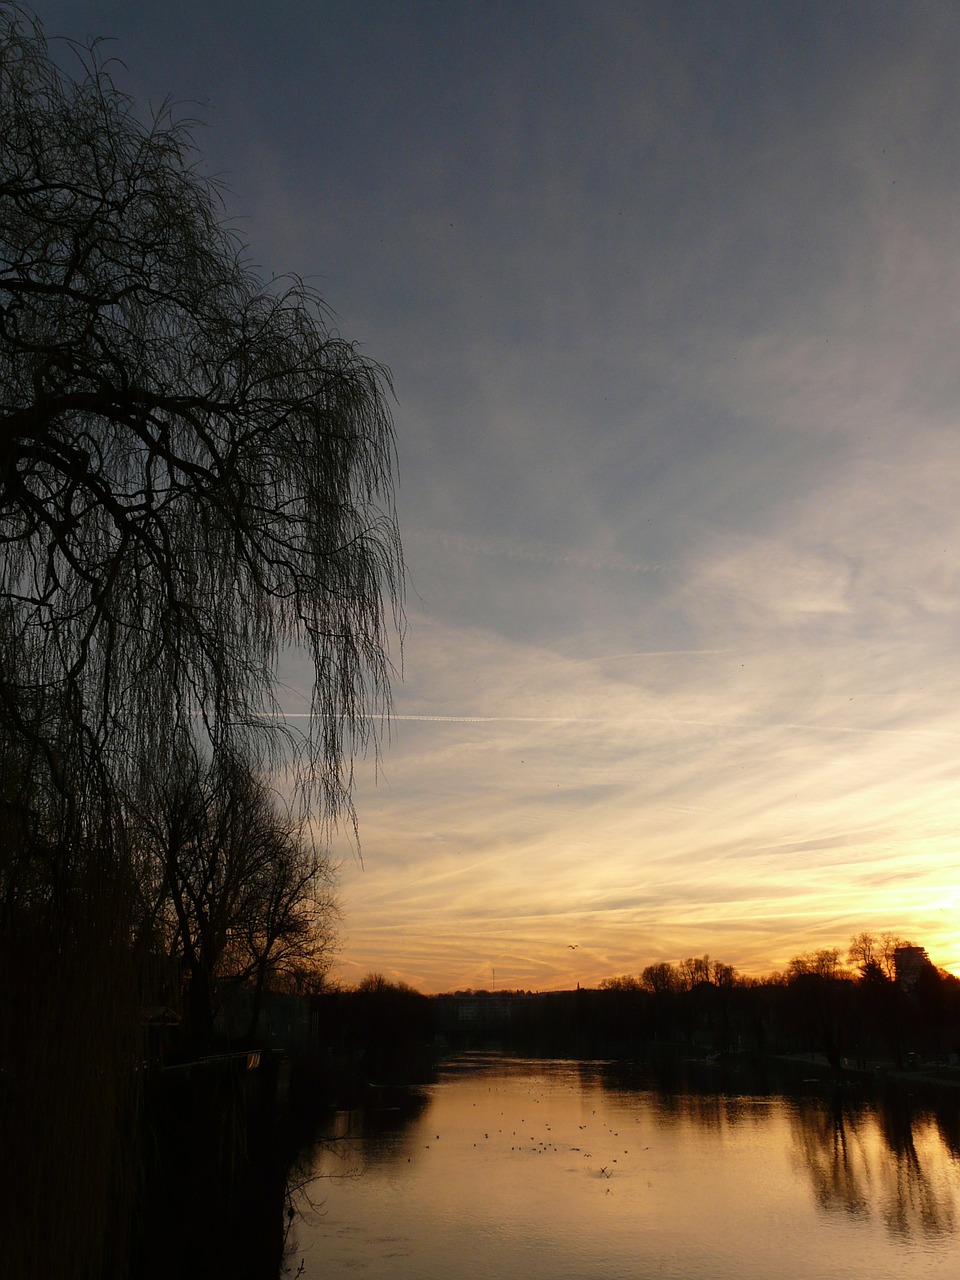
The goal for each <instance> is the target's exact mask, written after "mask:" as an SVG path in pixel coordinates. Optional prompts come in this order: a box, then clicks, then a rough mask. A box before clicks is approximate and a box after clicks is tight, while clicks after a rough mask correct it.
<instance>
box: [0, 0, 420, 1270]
mask: <svg viewBox="0 0 960 1280" xmlns="http://www.w3.org/2000/svg"><path fill="white" fill-rule="evenodd" d="M55 52H56V55H57V56H56V58H54V57H53V56H52V54H51V49H50V47H49V46H48V44H47V42H46V40H45V38H44V35H43V32H42V30H41V28H40V26H39V24H38V23H37V22H36V21H34V20H33V19H32V18H31V17H30V16H29V15H27V14H26V13H25V12H24V11H23V10H21V9H20V8H19V7H18V6H14V5H9V4H2V5H0V767H2V776H0V806H2V809H3V818H4V823H5V830H6V833H7V838H6V839H5V840H4V841H3V842H2V844H0V951H2V954H0V960H2V976H0V1126H2V1132H0V1150H3V1151H4V1159H5V1163H6V1164H7V1166H8V1167H9V1168H23V1169H25V1170H26V1169H28V1174H26V1175H25V1176H24V1178H22V1179H20V1180H19V1183H18V1185H19V1188H20V1190H19V1192H18V1194H17V1195H16V1196H14V1197H11V1198H9V1199H6V1200H5V1210H6V1211H8V1212H9V1220H8V1222H5V1223H3V1224H0V1225H2V1226H3V1228H4V1229H3V1231H2V1232H0V1234H2V1236H3V1238H4V1250H5V1257H6V1262H7V1265H8V1266H9V1267H10V1268H11V1274H17V1275H21V1276H29V1275H31V1274H40V1273H43V1274H46V1275H57V1276H64V1277H66V1276H70V1275H73V1274H77V1275H85V1274H88V1273H89V1274H92V1273H95V1272H97V1269H98V1267H100V1266H101V1264H102V1261H103V1257H102V1255H103V1240H104V1238H105V1235H109V1234H110V1233H109V1232H105V1227H104V1208H103V1206H104V1205H105V1204H107V1203H108V1202H109V1199H110V1197H111V1196H112V1195H114V1194H115V1193H116V1191H117V1187H116V1186H115V1185H114V1184H115V1182H116V1177H117V1174H116V1171H117V1169H119V1168H121V1167H122V1161H119V1160H118V1153H119V1152H121V1150H122V1149H123V1144H124V1141H125V1138H124V1135H125V1133H126V1131H127V1130H126V1128H125V1126H126V1125H127V1124H128V1113H129V1110H130V1100H129V1098H128V1097H127V1096H126V1095H125V1094H124V1089H123V1087H122V1081H123V1080H124V1079H126V1076H127V1075H129V1071H128V1068H129V1063H130V1061H131V1059H132V1058H135V1056H136V1050H135V1046H133V1045H132V1044H131V1037H132V1036H133V1035H134V1031H135V1028H136V1026H137V1000H138V995H137V992H136V990H135V989H134V988H135V985H136V984H135V982H134V981H133V980H132V978H131V974H135V973H136V972H137V965H136V962H135V961H136V957H135V956H133V954H132V948H135V942H134V941H133V940H132V930H131V911H132V910H133V909H134V908H133V905H132V904H134V903H135V902H136V901H137V900H138V894H139V886H138V885H137V884H136V874H137V860H136V858H134V857H131V853H130V850H131V847H132V846H133V845H134V844H135V843H136V838H135V833H131V830H130V820H129V814H130V813H131V812H135V810H136V805H133V806H131V805H130V803H129V799H130V797H131V795H132V794H133V793H134V792H135V791H136V789H137V787H138V786H139V785H140V783H141V780H142V779H143V778H144V776H145V775H146V774H147V773H148V772H149V765H150V762H151V760H153V759H155V758H157V757H158V756H159V755H162V753H163V750H164V746H165V744H169V743H170V742H171V741H172V740H174V739H175V738H176V737H178V736H182V735H184V734H186V735H188V736H193V737H195V738H196V740H197V741H198V742H199V743H200V744H201V745H202V748H203V750H204V751H205V752H207V754H208V755H209V757H210V758H211V759H217V758H222V757H227V756H229V757H231V758H233V757H242V758H244V759H247V760H251V761H253V762H254V765H256V764H257V762H261V763H262V762H266V761H267V760H271V761H273V762H276V760H277V758H278V756H280V755H282V756H283V758H284V759H285V760H286V761H287V762H288V763H289V762H290V761H291V760H292V761H294V765H295V782H296V785H297V786H298V787H299V789H300V794H301V795H302V796H303V797H305V798H307V799H309V800H310V801H311V802H313V803H314V805H315V812H316V813H318V814H319V815H320V816H321V817H322V818H323V819H324V820H326V821H328V822H332V821H335V820H336V819H337V818H339V817H343V816H347V817H348V818H350V819H352V816H353V815H352V807H351V801H350V790H351V779H352V760H353V758H354V755H355V753H356V752H357V751H358V750H362V749H364V748H366V747H368V746H370V745H371V744H372V745H373V746H374V747H375V746H376V742H377V733H378V727H379V725H380V724H381V723H382V717H383V716H384V714H385V713H386V712H387V710H388V708H389V680H390V676H391V674H392V667H391V663H390V656H389V655H390V641H391V637H392V636H393V635H394V634H395V632H396V628H397V627H398V624H399V623H400V621H401V608H402V598H401V597H402V581H403V568H402V559H401V549H400V543H399V537H398V531H397V525H396V519H395V513H394V508H393V498H392V495H393V484H394V476H395V452H394V441H393V433H392V423H391V417H390V412H389V392H390V388H389V379H388V375H387V374H386V372H385V371H384V370H383V369H382V368H380V367H379V366H377V365H376V364H375V363H373V362H371V361H370V360H368V359H366V358H364V357H363V356H362V355H361V354H360V353H359V352H358V350H357V348H356V346H355V345H353V344H351V343H350V342H347V341H345V340H344V339H343V338H342V337H341V336H339V334H338V333H337V332H336V330H335V329H334V328H333V326H332V323H331V319H330V316H329V314H328V313H327V311H326V310H325V308H324V306H323V303H322V301H321V300H320V299H319V298H318V297H317V296H316V294H315V293H314V292H313V291H311V290H310V289H309V288H307V287H306V286H304V285H303V284H302V283H301V282H300V281H299V280H297V279H289V280H286V282H284V283H278V282H276V281H273V282H264V281H263V280H262V279H261V278H260V276H259V275H258V274H257V273H256V272H255V271H254V270H253V269H252V268H251V266H250V265H249V263H248V262H247V260H246V258H245V253H244V247H243V245H242V244H241V243H240V242H239V241H238V240H237V238H236V236H235V235H234V234H232V233H231V231H230V230H229V229H228V228H227V227H226V226H225V224H224V220H223V218H224V215H223V208H222V203H221V198H220V193H219V192H218V190H217V188H216V187H215V186H214V185H213V184H211V183H210V182H209V181H208V180H206V179H205V178H204V177H203V176H202V174H201V172H200V170H199V167H198V156H197V153H196V151H195V148H194V145H193V141H192V138H191V134H190V131H189V128H188V127H187V126H186V125H185V124H184V123H182V122H181V121H179V120H178V119H177V118H176V117H175V116H174V115H173V114H172V113H171V112H170V111H169V110H166V109H165V110H163V111H161V112H160V113H159V114H158V115H156V116H155V117H153V118H151V119H148V120H146V121H144V120H142V119H141V118H140V117H139V116H138V114H137V112H136V110H135V107H134V104H133V103H132V102H131V100H130V99H129V98H128V97H126V96H125V95H124V94H123V93H121V92H120V91H119V90H118V89H117V87H116V86H115V85H114V83H113V82H112V79H111V76H110V72H109V67H108V66H107V65H106V64H105V62H104V60H103V58H102V56H101V54H100V51H99V48H98V47H97V46H96V45H94V46H92V47H86V48H84V47H79V46H75V45H72V44H69V43H67V42H62V43H60V44H58V46H57V49H56V51H55ZM65 66H68V67H72V70H68V69H64V67H65ZM293 648H296V649H299V650H301V651H303V652H304V653H306V654H307V655H308V657H309V665H310V668H311V670H312V691H311V712H312V715H311V717H310V719H309V722H308V728H307V729H306V731H305V732H304V734H303V735H302V737H299V736H298V741H297V744H296V750H294V749H293V745H294V744H292V743H291V742H289V741H288V742H287V743H286V744H284V743H283V742H282V741H281V740H280V736H279V735H280V734H281V729H280V727H279V726H280V725H281V724H282V717H278V716H277V715H276V712H278V711H279V710H281V708H280V706H279V698H278V689H279V685H278V674H277V672H278V662H279V659H280V658H281V656H282V655H283V654H284V653H285V651H287V650H288V649H293ZM288 748H289V749H288ZM54 1098H65V1099H67V1101H66V1102H65V1104H64V1105H63V1106H62V1107H61V1108H60V1111H59V1112H58V1113H57V1116H56V1122H57V1123H58V1124H59V1125H60V1129H59V1131H54V1130H51V1126H50V1124H49V1123H48V1122H47V1119H46V1116H47V1114H48V1110H49V1105H50V1102H51V1099H54ZM61 1113H62V1114H61ZM45 1134H49V1135H50V1137H49V1139H48V1140H45V1138H44V1135H45ZM45 1188H46V1190H44V1189H45ZM58 1213H59V1214H61V1216H62V1215H63V1214H64V1213H71V1214H72V1216H71V1218H70V1221H69V1222H67V1221H65V1220H64V1221H59V1222H57V1221H53V1222H51V1221H50V1217H51V1214H53V1215H54V1217H56V1215H57V1214H58ZM18 1248H20V1249H21V1250H22V1252H21V1253H20V1254H18V1253H17V1249H18ZM45 1250H46V1253H45V1252H44V1251H45ZM51 1250H52V1252H50V1251H51Z"/></svg>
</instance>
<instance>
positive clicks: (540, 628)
mask: <svg viewBox="0 0 960 1280" xmlns="http://www.w3.org/2000/svg"><path fill="white" fill-rule="evenodd" d="M37 11H38V13H39V15H40V17H41V19H42V20H43V22H44V25H45V28H46V31H47V33H48V35H60V34H64V35H71V36H74V37H76V38H78V39H81V40H84V39H86V38H87V37H92V36H107V37H111V38H115V40H116V43H115V45H111V46H110V48H111V50H112V51H115V53H116V56H117V57H118V58H119V59H121V60H122V65H120V64H118V65H117V67H116V70H115V78H116V80H117V82H118V83H119V84H120V85H121V86H122V87H123V88H125V89H126V90H128V91H129V92H130V93H132V94H133V95H134V97H135V98H136V99H137V101H138V102H139V103H140V104H141V106H142V107H143V108H144V109H145V110H146V109H147V108H148V107H149V106H151V105H152V106H153V107H157V106H159V105H160V104H161V103H162V102H163V101H164V100H165V99H167V98H170V99H172V100H173V101H174V102H175V103H179V104H182V107H181V108H178V109H179V110H181V111H182V114H184V115H187V116H190V117H192V118H195V119H197V120H198V121H199V122H200V123H199V124H198V127H197V130H196V134H197V139H198V142H199V145H200V148H201V151H202V154H203V157H204V168H205V170H206V171H207V172H209V173H211V174H216V175H218V176H219V177H221V178H222V179H223V181H224V182H225V183H226V187H227V195H226V208H227V212H228V215H229V221H230V222H231V224H232V225H233V226H235V227H237V228H238V229H239V232H240V234H241V235H242V236H243V237H244V239H245V240H246V241H247V242H248V244H249V246H250V255H251V257H252V259H253V260H254V261H255V262H256V263H258V264H260V266H261V269H262V271H263V273H264V275H265V276H268V277H269V276H272V275H281V274H283V273H284V272H296V273H298V274H299V275H301V276H303V277H305V278H306V279H307V280H309V281H310V282H311V283H312V284H314V285H315V286H316V287H317V288H318V289H319V290H320V292H321V293H322V294H323V296H324V298H325V299H326V301H327V303H328V304H329V305H330V307H331V308H332V309H333V310H334V311H335V313H336V315H337V324H338V326H339V329H340V331H341V332H342V333H343V334H344V335H345V336H347V337H349V338H351V339H355V340H357V341H358V342H359V343H360V344H361V345H362V349H363V351H364V352H365V353H366V354H368V355H369V356H371V357H372V358H373V359H376V360H377V361H380V362H382V363H383V364H384V365H386V366H388V367H389V369H390V370H391V373H392V377H393V382H394V385H395V390H396V403H395V406H394V416H395V422H396V430H397V447H398V455H399V473H400V479H399V487H398V494H397V501H398V510H399V518H400V527H401V534H402V537H403V542H404V548H405V555H406V561H407V566H408V575H409V576H408V584H407V625H406V633H405V638H404V643H403V650H402V679H399V678H398V680H397V682H396V684H395V688H394V715H393V719H392V723H391V727H390V733H389V741H387V742H385V744H384V750H383V753H382V757H381V759H380V761H379V762H375V761H373V760H372V759H368V760H366V761H360V762H358V766H357V786H356V794H355V799H356V805H357V810H358V817H359V823H360V841H361V851H362V858H361V857H360V856H359V855H358V852H357V849H356V846H355V844H354V843H353V842H352V840H351V839H350V838H349V834H348V833H344V834H343V835H342V837H339V838H338V839H337V841H336V843H335V849H334V854H335V856H336V858H337V859H338V860H340V861H341V870H340V881H341V899H342V906H343V912H344V919H343V924H342V930H341V950H340V954H339V957H338V965H337V968H336V970H335V976H336V977H337V978H338V979H339V980H341V981H344V982H352V981H356V980H357V979H358V978H359V977H361V976H362V975H363V974H365V973H368V972H371V971H377V972H381V973H383V974H385V975H386V976H387V977H388V978H391V979H394V980H396V979H402V980H404V981H407V982H410V983H412V984H413V985H415V986H417V987H419V988H420V989H421V990H424V991H437V990H449V989H454V988H467V987H472V988H490V987H496V988H497V989H515V988H523V989H530V990H549V989H556V988H563V987H572V986H575V985H576V984H577V983H578V982H579V983H581V984H582V985H594V984H596V983H597V982H599V981H600V980H601V979H602V978H604V977H610V976H613V975H619V974H627V973H631V974H638V973H639V972H640V971H641V969H642V968H643V967H644V966H646V965H647V964H650V963H652V962H655V961H659V960H669V961H672V962H676V961H678V960H680V959H682V958H683V957H685V956H689V955H702V954H704V953H708V954H709V955H710V956H712V957H713V958H715V959H718V960H723V961H725V962H726V963H729V964H732V965H734V966H736V967H737V968H738V969H740V970H742V971H743V972H745V973H748V974H760V973H768V972H770V971H772V970H776V969H783V968H785V967H786V965H787V963H788V961H789V959H790V957H791V956H793V955H796V954H797V953H799V952H803V951H808V950H811V949H814V948H817V947H833V946H838V947H840V948H843V949H845V948H846V946H847V944H848V942H849V940H850V938H851V937H852V935H853V934H855V933H858V932H860V931H861V930H864V929H866V930H870V931H872V932H876V933H882V932H884V931H893V932H895V933H897V934H899V935H901V936H903V937H909V938H911V939H913V940H914V941H916V942H918V943H921V944H922V945H925V946H926V947H927V949H928V951H929V953H930V955H931V957H932V958H933V960H934V961H935V962H936V963H938V964H940V965H942V966H944V967H946V968H950V969H952V970H954V971H956V972H960V239H958V230H960V77H958V76H957V73H956V68H957V66H958V65H960V6H958V5H957V4H955V3H949V4H948V3H930V2H928V0H915V2H914V3H911V4H909V5H906V4H902V3H882V2H880V0H873V2H871V3H859V2H857V0H843V3H840V2H839V0H831V2H830V3H823V4H821V3H817V2H816V0H809V2H804V3H792V2H790V0H780V2H779V3H776V4H774V3H766V2H765V0H764V2H763V3H758V2H754V0H715V2H713V3H698V2H696V0H689V2H688V0H670V2H667V3H646V4H645V3H619V2H617V0H589V2H570V0H551V2H549V3H547V2H543V0H510V2H503V0H463V2H459V3H458V2H457V0H440V2H432V0H387V2H376V3H374V2H367V0H352V2H351V3H349V4H347V3H343V2H342V0H340V2H339V3H330V2H328V0H309V2H308V0H301V2H297V3H294V2H293V0H274V3H271V4H270V5H267V4H265V3H259V4H258V3H253V2H252V0H205V3H204V4H202V5H200V4H197V3H195V0H190V2H189V3H187V2H186V0H167V2H166V3H164V4H162V5H161V4H153V3H150V4H148V3H145V2H144V0H140V2H139V3H136V2H131V0H124V2H123V3H121V2H119V0H74V2H70V0H50V3H43V2H42V0H41V2H40V3H38V5H37ZM397 657H398V661H399V654H398V655H397ZM288 710H289V711H290V712H291V714H293V715H296V714H298V713H300V712H302V710H303V699H302V697H301V696H300V693H299V691H298V688H297V680H296V679H293V680H292V681H291V687H290V690H289V706H288Z"/></svg>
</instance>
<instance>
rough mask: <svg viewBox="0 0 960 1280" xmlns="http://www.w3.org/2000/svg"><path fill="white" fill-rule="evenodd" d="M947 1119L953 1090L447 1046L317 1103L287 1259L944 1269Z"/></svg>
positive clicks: (363, 1266) (396, 1277)
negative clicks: (296, 1248) (833, 1086)
mask: <svg viewBox="0 0 960 1280" xmlns="http://www.w3.org/2000/svg"><path fill="white" fill-rule="evenodd" d="M957 1133H958V1128H957V1112H956V1100H953V1101H952V1102H951V1103H949V1104H947V1105H946V1106H938V1107H930V1106H928V1107H919V1106H916V1105H914V1104H912V1103H911V1100H910V1099H909V1098H907V1097H905V1096H903V1095H895V1094H891V1095H890V1096H884V1097H882V1098H880V1099H878V1100H876V1101H875V1102H873V1101H870V1100H868V1099H866V1098H865V1097H861V1096H858V1095H856V1094H853V1093H848V1094H839V1093H838V1094H833V1093H831V1092H829V1091H828V1092H822V1091H821V1089H820V1086H819V1085H816V1084H813V1083H809V1082H807V1083H805V1082H803V1081H799V1080H798V1081H794V1082H791V1083H787V1084H784V1083H783V1082H775V1081H771V1080H759V1081H758V1080H750V1081H747V1080H745V1079H744V1078H743V1077H742V1076H741V1077H735V1076H732V1075H730V1076H728V1075H725V1074H724V1073H723V1071H722V1070H720V1069H709V1068H708V1067H706V1066H705V1065H704V1064H678V1063H670V1064H659V1065H658V1066H656V1067H650V1066H637V1065H633V1064H621V1063H603V1062H553V1061H540V1060H522V1059H503V1058H496V1057H486V1058H483V1057H473V1058H464V1059H460V1060H457V1061H455V1062H453V1063H451V1064H450V1065H449V1066H448V1068H447V1069H446V1070H444V1072H443V1073H442V1074H441V1077H440V1081H439V1083H438V1084H437V1085H435V1086H431V1087H430V1088H429V1089H427V1090H423V1091H420V1092H418V1093H413V1094H410V1095H407V1096H405V1097H402V1098H373V1099H371V1105H369V1106H367V1107H365V1108H363V1109H361V1110H357V1111H351V1112H341V1113H339V1114H338V1115H337V1116H336V1117H335V1119H334V1120H333V1122H332V1123H331V1125H330V1127H329V1129H328V1131H327V1133H326V1135H325V1140H324V1143H323V1145H322V1147H321V1148H320V1149H318V1151H317V1152H316V1154H315V1159H314V1165H313V1173H314V1176H315V1181H314V1182H313V1184H312V1186H311V1188H310V1196H311V1199H312V1202H313V1203H314V1204H319V1203H320V1202H322V1205H323V1210H322V1213H321V1214H315V1215H311V1216H310V1219H309V1221H308V1222H307V1223H306V1224H305V1225H304V1226H303V1228H302V1231H301V1244H302V1245H303V1246H304V1252H303V1258H304V1259H306V1261H305V1263H304V1273H303V1274H304V1276H305V1277H309V1276H312V1275H316V1276H318V1277H319V1276H321V1275H325V1274H342V1273H344V1272H345V1271H347V1270H350V1269H354V1270H366V1271H367V1272H368V1273H369V1274H371V1275H376V1276H377V1277H378V1280H401V1278H405V1277H408V1276H410V1277H412V1276H414V1275H416V1276H417V1277H418V1278H420V1280H422V1278H424V1277H432V1278H433V1280H446V1278H447V1277H454V1276H456V1277H457V1280H473V1277H477V1280H479V1277H481V1276H483V1277H489V1276H498V1275H504V1276H506V1275H518V1274H523V1275H524V1276H526V1277H528V1278H529V1280H546V1277H548V1276H549V1277H550V1278H551V1280H563V1278H564V1277H570V1280H573V1277H577V1278H578V1280H594V1278H596V1280H599V1277H601V1276H609V1275H611V1274H624V1275H627V1274H629V1275H643V1276H646V1275H655V1274H666V1275H676V1276H693V1275H702V1276H708V1275H709V1276H711V1277H714V1278H715V1280H728V1278H730V1280H732V1277H734V1276H736V1277H738V1280H768V1278H769V1276H770V1275H772V1274H777V1275H778V1277H780V1280H802V1277H804V1276H808V1275H810V1274H814V1273H816V1274H843V1275H844V1276H845V1277H847V1280H857V1278H858V1277H863V1278H864V1280H865V1278H866V1277H867V1276H870V1277H875V1276H876V1275H879V1274H897V1275H898V1276H899V1277H901V1278H902V1280H910V1278H911V1277H917V1278H918V1280H919V1277H920V1276H923V1277H924V1280H933V1278H934V1277H938V1278H939V1277H946V1276H948V1275H949V1276H951V1280H952V1276H953V1273H954V1271H955V1249H956V1229H957V1214H958V1206H960V1161H958V1158H957ZM785 1255H787V1256H788V1257H789V1258H793V1259H795V1261H793V1262H789V1261H788V1262H784V1261H783V1259H784V1256H785ZM294 1270H295V1268H294Z"/></svg>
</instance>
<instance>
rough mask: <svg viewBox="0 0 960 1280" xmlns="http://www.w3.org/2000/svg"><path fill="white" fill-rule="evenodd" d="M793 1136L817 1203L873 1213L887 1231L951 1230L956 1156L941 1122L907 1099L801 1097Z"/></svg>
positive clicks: (932, 1234)
mask: <svg viewBox="0 0 960 1280" xmlns="http://www.w3.org/2000/svg"><path fill="white" fill-rule="evenodd" d="M792 1122H793V1128H794V1138H795V1141H796V1144H797V1150H798V1153H799V1154H800V1156H801V1158H802V1162H803V1165H804V1167H805V1169H806V1171H807V1173H808V1175H809V1177H810V1180H811V1184H812V1186H813V1190H814V1194H815V1195H816V1198H817V1203H818V1204H819V1205H820V1207H821V1208H823V1209H824V1210H827V1211H831V1210H836V1209H841V1210H843V1211H844V1212H846V1213H849V1214H852V1215H853V1216H855V1217H868V1216H870V1215H874V1216H876V1217H877V1218H878V1219H879V1220H880V1221H882V1222H883V1224H884V1226H885V1227H886V1228H887V1230H889V1231H890V1232H891V1233H893V1234H894V1235H897V1236H900V1237H902V1238H904V1239H907V1238H909V1237H911V1236H917V1237H921V1238H924V1237H926V1238H936V1237H941V1236H946V1235H950V1234H952V1233H953V1232H954V1231H955V1230H956V1179H955V1176H951V1174H955V1167H954V1168H951V1165H954V1166H955V1163H956V1158H955V1156H952V1155H951V1153H950V1152H949V1151H948V1150H945V1146H944V1142H943V1137H942V1134H943V1124H942V1123H938V1121H937V1119H936V1118H934V1117H933V1116H931V1115H920V1116H914V1115H913V1113H912V1111H911V1108H910V1106H909V1105H908V1103H907V1102H906V1100H904V1099H902V1098H897V1097H893V1096H890V1097H885V1098H882V1099H881V1100H880V1101H879V1103H878V1104H877V1107H876V1109H875V1110H874V1109H873V1108H867V1107H865V1106H861V1107H859V1108H858V1107H853V1106H850V1105H845V1104H844V1102H843V1101H842V1100H841V1099H837V1100H834V1102H833V1105H831V1106H829V1107H825V1106H822V1105H820V1106H817V1105H813V1104H811V1103H806V1104H804V1105H801V1106H799V1107H797V1109H796V1110H795V1111H794V1112H793V1114H792Z"/></svg>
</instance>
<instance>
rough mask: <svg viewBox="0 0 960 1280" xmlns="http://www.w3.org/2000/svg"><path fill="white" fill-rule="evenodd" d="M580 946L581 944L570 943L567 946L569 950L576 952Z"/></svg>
mask: <svg viewBox="0 0 960 1280" xmlns="http://www.w3.org/2000/svg"><path fill="white" fill-rule="evenodd" d="M579 945H580V943H579V942H568V943H567V946H568V948H569V949H570V950H571V951H576V949H577V947H579Z"/></svg>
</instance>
